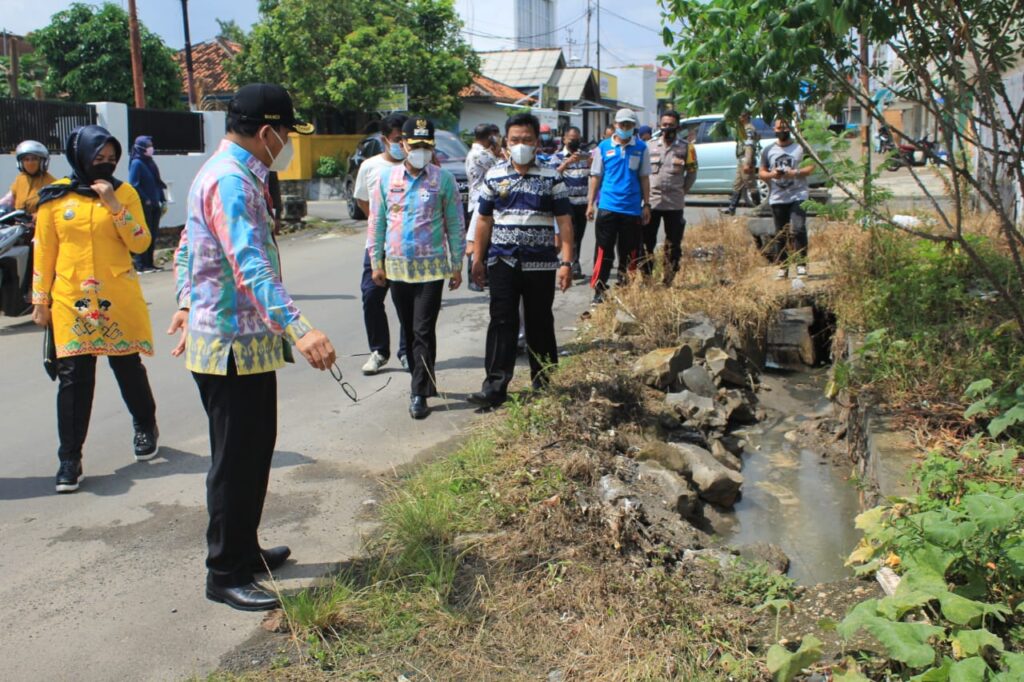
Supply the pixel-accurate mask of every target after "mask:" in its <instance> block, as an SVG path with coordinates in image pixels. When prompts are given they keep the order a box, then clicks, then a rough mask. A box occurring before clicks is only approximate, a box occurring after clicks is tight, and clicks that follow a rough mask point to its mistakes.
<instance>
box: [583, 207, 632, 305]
mask: <svg viewBox="0 0 1024 682" xmlns="http://www.w3.org/2000/svg"><path fill="white" fill-rule="evenodd" d="M594 233H595V235H596V236H597V259H596V262H595V263H594V276H593V277H592V278H591V280H590V286H592V287H594V289H596V290H597V291H598V292H599V293H600V292H603V291H604V290H605V289H607V288H608V277H609V275H611V272H612V261H613V260H614V256H615V252H616V251H618V255H619V274H618V281H619V283H622V282H625V281H626V272H627V271H628V272H633V271H634V270H636V264H637V261H638V260H639V257H640V247H641V237H642V235H643V232H642V230H641V227H640V216H635V215H627V214H625V213H616V212H614V211H605V210H603V209H602V210H598V212H597V220H595V221H594Z"/></svg>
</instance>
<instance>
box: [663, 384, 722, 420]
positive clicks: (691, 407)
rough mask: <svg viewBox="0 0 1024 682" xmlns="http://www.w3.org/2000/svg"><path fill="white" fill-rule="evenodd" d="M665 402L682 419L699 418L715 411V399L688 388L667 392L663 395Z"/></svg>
mask: <svg viewBox="0 0 1024 682" xmlns="http://www.w3.org/2000/svg"><path fill="white" fill-rule="evenodd" d="M665 404H667V405H669V406H671V407H672V408H673V409H674V410H675V411H676V412H678V413H679V414H680V415H682V416H683V418H684V419H695V418H696V419H699V418H700V417H702V416H704V415H708V414H711V413H712V412H714V411H715V401H714V400H713V399H712V398H710V397H705V396H702V395H698V394H696V393H694V392H693V391H689V390H685V391H680V392H679V393H669V394H668V395H666V396H665Z"/></svg>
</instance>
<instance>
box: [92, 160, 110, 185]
mask: <svg viewBox="0 0 1024 682" xmlns="http://www.w3.org/2000/svg"><path fill="white" fill-rule="evenodd" d="M116 168H117V164H114V163H94V164H93V166H92V168H91V169H90V170H89V175H90V179H91V180H92V181H93V182H95V181H96V180H106V181H107V182H110V181H111V180H113V179H114V169H116Z"/></svg>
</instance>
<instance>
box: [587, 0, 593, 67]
mask: <svg viewBox="0 0 1024 682" xmlns="http://www.w3.org/2000/svg"><path fill="white" fill-rule="evenodd" d="M591 14H593V10H592V9H591V7H590V0H587V62H586V64H585V66H590V15H591Z"/></svg>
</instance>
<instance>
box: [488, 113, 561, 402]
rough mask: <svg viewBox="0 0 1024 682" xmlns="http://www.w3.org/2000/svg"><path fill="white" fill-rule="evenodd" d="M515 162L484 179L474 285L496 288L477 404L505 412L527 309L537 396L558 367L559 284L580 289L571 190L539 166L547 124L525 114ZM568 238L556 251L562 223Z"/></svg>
mask: <svg viewBox="0 0 1024 682" xmlns="http://www.w3.org/2000/svg"><path fill="white" fill-rule="evenodd" d="M505 136H506V139H507V143H508V151H509V160H508V162H504V163H499V164H498V165H497V166H495V167H494V168H492V169H491V170H490V171H488V172H487V175H486V176H484V184H483V187H482V188H481V190H480V205H479V207H478V211H479V215H480V217H479V219H478V220H477V226H476V240H475V241H474V244H473V246H474V254H473V279H474V280H476V282H477V283H478V284H483V281H484V277H485V273H484V264H485V263H486V265H487V272H486V277H487V279H488V281H489V283H490V287H491V304H490V314H491V320H490V324H489V325H488V327H487V349H486V354H485V360H484V363H485V369H486V372H487V377H486V378H485V379H484V383H483V388H482V389H481V390H480V391H479V392H477V393H474V394H472V395H471V396H470V397H469V401H470V402H471V403H473V404H475V405H480V406H481V407H497V406H498V405H501V404H502V403H503V402H505V400H506V399H507V397H508V385H509V382H511V381H512V373H513V371H514V370H515V366H516V340H517V338H516V337H517V336H518V332H519V301H520V299H522V302H523V311H524V313H525V320H526V345H527V349H528V354H529V357H530V377H531V379H532V380H533V386H534V388H540V387H541V386H543V385H544V383H546V380H547V373H548V371H549V370H550V368H551V367H553V366H554V365H555V364H556V363H557V362H558V346H557V343H556V341H555V317H554V314H553V313H552V311H551V307H552V305H553V304H554V300H555V281H556V273H557V283H558V286H559V288H560V289H561V290H562V291H565V290H566V289H568V288H569V285H570V284H571V282H572V277H571V272H570V268H571V266H572V249H573V235H572V218H571V217H570V212H571V209H570V204H569V197H568V193H567V191H566V188H565V183H564V182H563V181H562V178H561V177H560V176H559V175H558V173H557V172H555V170H554V169H553V168H550V167H542V166H540V165H538V164H537V145H538V140H539V138H540V122H539V121H538V120H537V117H536V116H533V115H532V114H525V113H524V114H517V115H515V116H513V117H511V118H509V119H508V121H506V123H505ZM556 220H557V221H558V230H559V233H560V236H561V243H562V247H561V248H562V251H561V258H559V253H558V250H557V249H556V248H555V221H556Z"/></svg>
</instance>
